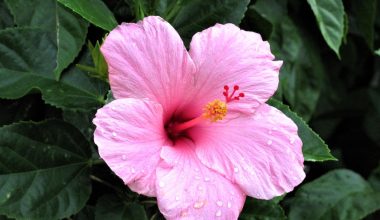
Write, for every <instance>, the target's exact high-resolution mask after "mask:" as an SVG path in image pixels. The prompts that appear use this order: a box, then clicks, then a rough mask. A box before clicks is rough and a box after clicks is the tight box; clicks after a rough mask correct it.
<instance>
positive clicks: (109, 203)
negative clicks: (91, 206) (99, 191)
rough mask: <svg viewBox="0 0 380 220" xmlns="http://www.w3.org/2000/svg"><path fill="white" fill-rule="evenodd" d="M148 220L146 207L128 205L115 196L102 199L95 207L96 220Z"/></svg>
mask: <svg viewBox="0 0 380 220" xmlns="http://www.w3.org/2000/svg"><path fill="white" fill-rule="evenodd" d="M103 219H112V220H135V219H138V220H148V217H147V215H146V213H145V210H144V207H143V206H142V205H139V204H137V203H126V202H125V201H122V200H121V199H119V198H118V197H116V196H114V195H105V196H103V197H101V198H100V199H99V200H98V202H97V204H96V207H95V220H103Z"/></svg>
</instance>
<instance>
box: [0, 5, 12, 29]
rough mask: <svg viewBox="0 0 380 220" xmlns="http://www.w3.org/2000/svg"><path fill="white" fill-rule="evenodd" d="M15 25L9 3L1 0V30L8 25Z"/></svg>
mask: <svg viewBox="0 0 380 220" xmlns="http://www.w3.org/2000/svg"><path fill="white" fill-rule="evenodd" d="M13 25H14V23H13V17H12V15H11V13H10V11H9V9H8V7H7V5H6V4H5V2H4V0H0V30H1V29H4V28H7V27H12V26H13Z"/></svg>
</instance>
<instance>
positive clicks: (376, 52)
mask: <svg viewBox="0 0 380 220" xmlns="http://www.w3.org/2000/svg"><path fill="white" fill-rule="evenodd" d="M375 54H376V55H378V56H380V48H379V49H377V50H376V51H375Z"/></svg>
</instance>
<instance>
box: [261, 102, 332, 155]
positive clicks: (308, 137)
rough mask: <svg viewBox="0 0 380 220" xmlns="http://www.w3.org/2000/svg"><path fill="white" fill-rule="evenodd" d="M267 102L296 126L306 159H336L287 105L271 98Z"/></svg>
mask: <svg viewBox="0 0 380 220" xmlns="http://www.w3.org/2000/svg"><path fill="white" fill-rule="evenodd" d="M268 104H270V105H271V106H273V107H275V108H277V109H279V110H280V111H282V112H283V113H284V114H285V115H286V116H288V117H289V118H291V119H292V120H293V121H294V123H296V125H297V126H298V135H299V136H300V137H301V139H302V142H303V146H302V152H303V156H304V158H305V160H306V161H313V162H316V161H325V160H336V159H335V158H334V157H333V156H332V155H331V154H330V150H329V148H328V147H327V145H326V144H325V142H324V141H323V140H322V139H321V138H320V137H319V136H318V134H316V133H315V132H314V131H313V130H312V129H311V128H310V127H309V126H308V125H307V124H306V122H305V121H304V120H302V118H300V117H299V116H298V115H297V114H296V113H294V112H292V111H291V110H290V109H289V107H288V106H287V105H284V104H282V103H281V102H279V101H277V100H275V99H271V100H269V101H268Z"/></svg>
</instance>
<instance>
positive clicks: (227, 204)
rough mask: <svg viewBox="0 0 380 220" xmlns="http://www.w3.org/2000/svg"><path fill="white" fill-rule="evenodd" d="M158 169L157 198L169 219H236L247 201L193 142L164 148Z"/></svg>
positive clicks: (238, 189) (181, 142)
mask: <svg viewBox="0 0 380 220" xmlns="http://www.w3.org/2000/svg"><path fill="white" fill-rule="evenodd" d="M161 157H162V159H163V161H162V162H161V163H160V165H159V167H158V168H157V186H156V188H157V201H158V207H159V208H160V211H161V213H162V214H163V215H164V216H165V218H167V219H180V218H185V219H218V218H220V219H231V220H232V219H237V218H238V216H239V213H240V211H241V209H242V208H243V205H244V201H245V194H244V193H243V192H242V191H241V190H240V188H239V187H238V186H237V185H235V184H233V183H232V182H231V181H229V180H227V179H226V178H225V177H223V176H222V175H220V174H218V173H217V172H215V171H213V170H211V169H209V168H207V167H205V166H204V165H203V164H202V163H201V162H200V161H199V159H198V158H197V156H196V155H195V152H194V145H193V143H191V142H190V141H186V140H182V141H179V143H178V142H177V143H176V145H175V147H163V149H162V152H161Z"/></svg>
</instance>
